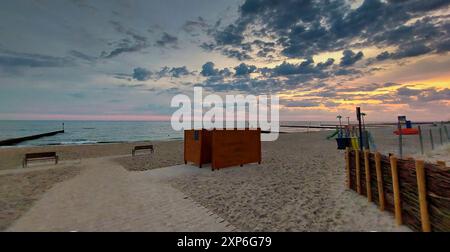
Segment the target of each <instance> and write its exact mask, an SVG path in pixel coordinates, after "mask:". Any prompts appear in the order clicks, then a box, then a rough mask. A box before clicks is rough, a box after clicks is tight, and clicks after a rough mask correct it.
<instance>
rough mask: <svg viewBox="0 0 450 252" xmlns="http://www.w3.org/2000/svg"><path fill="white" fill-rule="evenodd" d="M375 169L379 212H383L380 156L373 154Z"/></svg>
mask: <svg viewBox="0 0 450 252" xmlns="http://www.w3.org/2000/svg"><path fill="white" fill-rule="evenodd" d="M375 169H376V172H377V187H378V201H379V205H380V210H381V211H384V204H385V203H384V190H383V174H382V173H381V154H380V153H379V152H377V153H375Z"/></svg>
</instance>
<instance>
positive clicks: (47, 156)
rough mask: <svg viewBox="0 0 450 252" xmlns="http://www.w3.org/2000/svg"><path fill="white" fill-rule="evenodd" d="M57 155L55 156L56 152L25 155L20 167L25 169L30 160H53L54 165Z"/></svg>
mask: <svg viewBox="0 0 450 252" xmlns="http://www.w3.org/2000/svg"><path fill="white" fill-rule="evenodd" d="M58 159H59V158H58V155H56V152H38V153H27V154H25V156H24V158H23V161H22V167H24V168H25V167H27V165H28V163H29V162H30V161H32V160H39V161H42V160H54V161H55V165H56V164H58Z"/></svg>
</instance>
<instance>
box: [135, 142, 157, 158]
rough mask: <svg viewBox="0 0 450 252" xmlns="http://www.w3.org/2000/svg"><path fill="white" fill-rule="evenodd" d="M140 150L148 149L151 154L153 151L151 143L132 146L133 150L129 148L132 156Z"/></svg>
mask: <svg viewBox="0 0 450 252" xmlns="http://www.w3.org/2000/svg"><path fill="white" fill-rule="evenodd" d="M142 151H148V152H149V153H151V154H153V153H154V152H155V150H154V148H153V145H152V144H150V145H138V146H134V148H133V150H131V155H132V156H133V157H134V156H135V155H136V154H137V153H139V152H142Z"/></svg>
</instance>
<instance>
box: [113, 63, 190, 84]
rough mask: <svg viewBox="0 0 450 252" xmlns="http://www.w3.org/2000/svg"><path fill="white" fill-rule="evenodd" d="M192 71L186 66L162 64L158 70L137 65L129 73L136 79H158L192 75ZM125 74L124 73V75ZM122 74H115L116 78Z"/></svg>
mask: <svg viewBox="0 0 450 252" xmlns="http://www.w3.org/2000/svg"><path fill="white" fill-rule="evenodd" d="M193 74H194V72H191V71H189V70H188V69H187V67H186V66H182V67H168V66H164V67H162V68H161V70H159V71H150V70H148V69H145V68H142V67H137V68H135V69H133V74H132V75H131V76H132V78H133V79H135V80H138V81H146V80H149V79H153V80H159V79H161V78H165V77H170V78H180V77H183V76H187V75H193ZM126 76H127V75H125V77H126ZM121 77H122V76H120V75H117V74H116V78H118V79H120V78H121Z"/></svg>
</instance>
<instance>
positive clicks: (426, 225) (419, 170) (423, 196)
mask: <svg viewBox="0 0 450 252" xmlns="http://www.w3.org/2000/svg"><path fill="white" fill-rule="evenodd" d="M416 174H417V190H418V192H419V204H420V219H421V221H422V231H423V232H431V225H430V216H429V214H428V202H427V187H426V183H425V179H426V177H425V168H424V162H423V160H416Z"/></svg>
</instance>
